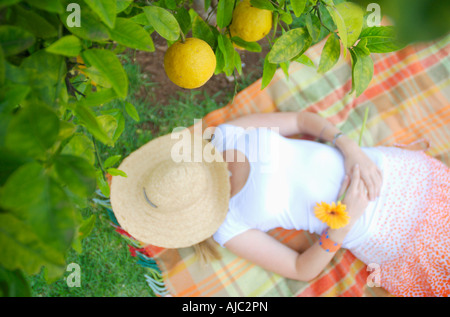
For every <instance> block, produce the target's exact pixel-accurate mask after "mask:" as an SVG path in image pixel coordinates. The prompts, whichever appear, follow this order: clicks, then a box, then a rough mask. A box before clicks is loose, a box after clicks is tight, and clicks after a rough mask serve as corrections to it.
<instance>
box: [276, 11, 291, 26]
mask: <svg viewBox="0 0 450 317" xmlns="http://www.w3.org/2000/svg"><path fill="white" fill-rule="evenodd" d="M279 13H280V19H281V21H283V22H284V23H286V24H288V25H290V24H292V22H293V19H292V14H291V13H290V12H289V13H287V12H285V11H281V12H279Z"/></svg>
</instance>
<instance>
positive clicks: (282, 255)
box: [225, 167, 368, 281]
mask: <svg viewBox="0 0 450 317" xmlns="http://www.w3.org/2000/svg"><path fill="white" fill-rule="evenodd" d="M349 183H350V181H349V179H346V180H345V181H344V183H343V184H342V187H341V189H340V193H343V192H344V191H345V190H346V189H347V186H348V190H347V195H346V196H345V199H344V201H343V203H345V204H346V205H347V208H348V213H349V216H350V223H349V224H348V225H347V226H345V227H343V228H340V229H334V230H331V229H329V230H328V235H329V238H330V239H331V240H333V241H334V242H337V243H342V242H343V241H344V239H345V236H346V235H347V234H348V232H349V231H350V230H351V228H352V227H353V225H354V224H355V222H356V221H357V220H358V219H359V218H360V217H361V215H362V214H363V212H364V210H365V208H366V207H367V204H368V199H367V194H366V193H365V190H364V185H363V183H362V181H361V179H360V171H359V168H358V167H355V168H354V173H353V178H352V180H351V183H350V184H349ZM225 247H227V248H228V249H229V250H230V251H231V252H233V253H235V254H236V255H238V256H240V257H242V258H245V259H247V260H249V261H251V262H253V263H255V264H257V265H259V266H261V267H263V268H265V269H266V270H269V271H271V272H275V273H278V274H280V275H282V276H284V277H287V278H291V279H296V280H300V281H311V280H312V279H314V278H315V277H317V276H318V275H319V274H320V273H321V272H322V271H323V269H324V268H325V266H326V265H327V264H328V263H329V262H330V260H331V259H332V258H333V256H334V255H335V252H327V251H325V250H324V249H323V248H322V247H321V246H320V245H319V242H315V243H314V244H313V245H312V246H311V247H309V248H308V249H307V250H306V251H305V252H303V253H298V252H296V251H295V250H293V249H291V248H289V247H287V246H285V245H284V244H282V243H281V242H279V241H278V240H276V239H274V238H273V237H271V236H269V235H268V234H266V233H264V232H262V231H259V230H248V231H245V232H244V233H241V234H239V235H237V236H235V237H233V238H232V239H230V240H229V241H227V242H226V243H225Z"/></svg>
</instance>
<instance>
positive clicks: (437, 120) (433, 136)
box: [116, 36, 450, 297]
mask: <svg viewBox="0 0 450 317" xmlns="http://www.w3.org/2000/svg"><path fill="white" fill-rule="evenodd" d="M323 45H324V42H321V43H319V44H318V45H316V46H315V47H313V48H311V49H310V50H308V52H307V55H308V56H309V57H310V58H311V59H312V60H313V62H314V63H315V64H316V65H318V63H319V59H320V53H321V51H322V48H323ZM449 51H450V36H447V37H444V38H442V39H441V40H439V41H435V42H433V43H428V44H421V45H415V46H410V47H407V48H405V49H403V50H401V51H398V52H395V53H389V54H373V58H374V65H375V69H374V77H373V79H372V82H371V84H370V86H369V88H368V89H367V90H366V91H365V92H364V93H363V94H362V95H361V96H359V97H358V98H356V97H355V96H354V95H349V92H350V90H351V64H350V60H349V57H348V58H347V59H343V58H341V60H340V62H339V63H338V64H337V65H336V66H335V67H334V68H333V69H332V70H331V71H329V72H328V73H326V74H325V75H324V74H318V73H317V72H316V69H314V68H311V67H307V66H305V65H303V64H298V63H292V64H291V66H290V68H289V78H286V76H285V74H284V73H283V72H282V71H281V70H278V71H277V73H276V74H275V77H274V78H273V80H272V82H271V83H270V85H269V86H267V87H266V88H265V89H264V90H261V89H260V87H261V80H258V81H256V82H255V83H254V84H252V85H251V86H249V87H248V88H246V89H244V90H243V91H241V92H240V93H239V94H238V95H237V96H236V97H235V99H234V100H233V102H232V103H230V104H228V105H227V106H225V107H224V108H221V109H218V110H216V111H213V112H211V113H209V114H208V115H206V116H205V117H204V118H203V120H202V124H203V125H204V126H217V125H219V124H221V123H224V122H227V121H229V120H231V119H234V118H237V117H239V116H242V115H246V114H249V113H254V112H272V111H311V112H315V113H318V114H320V115H321V116H323V117H325V118H327V119H328V120H329V121H330V122H332V123H333V124H335V125H336V126H338V127H339V128H340V129H341V130H342V131H343V132H344V133H346V134H347V135H349V136H350V137H352V138H354V139H355V140H357V139H358V136H359V132H360V129H361V126H362V122H363V117H364V112H365V109H366V107H369V117H368V120H367V123H366V130H365V132H364V135H363V145H364V146H374V145H393V144H394V143H404V144H407V143H410V142H413V141H415V140H418V139H421V138H425V139H426V140H427V141H428V142H429V143H430V144H431V147H430V148H429V150H428V151H427V153H428V154H430V155H432V156H434V157H436V158H437V159H439V160H441V161H443V162H444V163H445V164H447V165H450V125H449V123H450V102H449V101H450V76H449V73H450V57H449ZM116 225H117V226H118V224H117V223H116ZM117 230H118V231H119V232H120V233H121V234H123V235H124V236H125V237H127V239H129V241H130V245H131V246H130V251H131V252H132V255H135V256H137V257H138V262H139V263H140V264H141V265H144V266H146V267H147V268H148V269H149V272H150V273H149V275H147V281H148V282H149V285H150V287H152V289H153V290H154V291H155V293H156V294H158V295H161V296H163V295H167V294H171V295H172V296H242V297H245V296H358V297H359V296H390V295H389V294H388V293H387V292H386V291H385V290H383V289H382V288H379V287H368V286H367V281H368V278H370V272H369V271H368V270H367V268H366V265H365V264H364V263H362V262H361V261H359V260H358V259H356V258H355V257H354V256H353V255H352V253H351V252H350V251H348V250H344V249H342V250H340V251H338V252H337V254H336V255H335V257H334V258H333V260H332V261H331V262H330V263H329V265H327V267H326V268H325V269H324V271H323V272H322V274H321V275H320V276H318V277H317V278H316V279H315V280H313V281H312V282H310V283H306V282H299V281H294V280H290V279H286V278H283V277H281V276H279V275H277V274H274V273H271V272H268V271H265V270H263V269H262V268H260V267H258V266H255V265H253V264H252V263H250V262H248V261H246V260H244V259H241V258H238V257H236V256H234V255H233V254H231V253H230V252H229V251H227V250H226V249H223V248H221V253H222V259H221V260H220V261H216V262H214V263H212V264H210V265H208V266H202V265H201V264H200V263H199V261H197V259H196V257H195V254H194V250H193V248H183V249H177V250H174V249H161V248H155V247H152V246H143V245H142V244H140V243H139V242H138V241H135V240H133V239H132V237H130V236H129V235H128V234H127V233H126V232H123V231H121V229H120V227H117ZM270 234H271V235H273V236H274V237H275V238H277V239H279V240H280V241H282V242H283V243H286V244H288V245H291V246H295V245H296V243H298V241H299V239H298V238H299V237H300V235H305V236H306V237H307V238H308V241H309V242H310V243H311V244H312V243H313V242H314V241H315V239H317V237H315V236H313V235H310V234H309V233H306V232H303V231H289V230H284V229H281V228H278V229H275V230H273V231H272V232H270Z"/></svg>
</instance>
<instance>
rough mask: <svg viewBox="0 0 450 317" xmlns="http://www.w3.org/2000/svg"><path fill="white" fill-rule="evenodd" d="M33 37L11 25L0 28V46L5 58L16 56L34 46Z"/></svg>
mask: <svg viewBox="0 0 450 317" xmlns="http://www.w3.org/2000/svg"><path fill="white" fill-rule="evenodd" d="M34 41H35V39H34V36H33V34H31V33H30V32H28V31H25V30H24V29H22V28H19V27H17V26H12V25H1V26H0V46H1V47H2V49H3V53H4V54H5V56H11V55H15V54H18V53H20V52H22V51H24V50H26V49H27V48H29V47H30V46H31V45H33V44H34Z"/></svg>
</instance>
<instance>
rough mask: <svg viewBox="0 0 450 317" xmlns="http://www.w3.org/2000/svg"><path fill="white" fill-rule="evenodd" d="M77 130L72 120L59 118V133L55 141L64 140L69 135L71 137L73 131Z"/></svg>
mask: <svg viewBox="0 0 450 317" xmlns="http://www.w3.org/2000/svg"><path fill="white" fill-rule="evenodd" d="M76 130H77V126H76V125H75V124H73V123H72V122H67V121H63V120H60V121H59V133H58V138H57V139H56V140H57V141H62V140H65V139H67V138H69V137H71V136H72V135H73V134H74V133H75V131H76Z"/></svg>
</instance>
